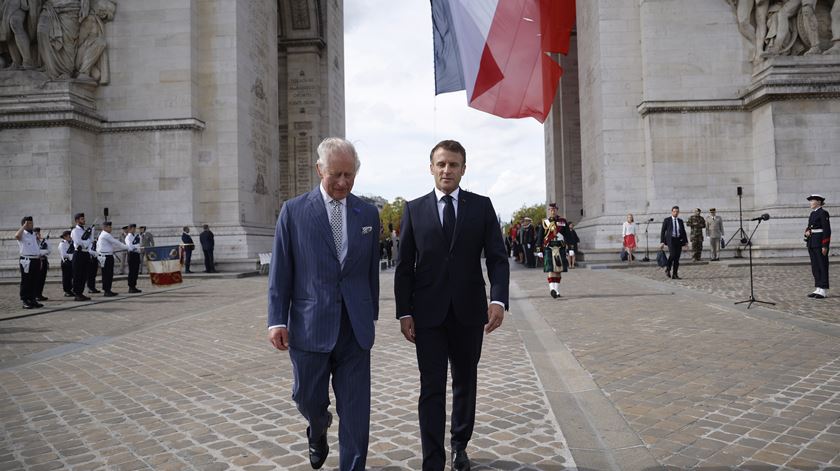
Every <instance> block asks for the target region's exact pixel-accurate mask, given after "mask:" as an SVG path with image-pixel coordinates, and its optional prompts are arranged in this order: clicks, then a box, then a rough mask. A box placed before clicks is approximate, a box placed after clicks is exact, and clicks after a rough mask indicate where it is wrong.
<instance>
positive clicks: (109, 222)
mask: <svg viewBox="0 0 840 471" xmlns="http://www.w3.org/2000/svg"><path fill="white" fill-rule="evenodd" d="M102 225H103V226H108V227H112V226H113V225H114V223H113V222H112V221H105V222H103V223H102Z"/></svg>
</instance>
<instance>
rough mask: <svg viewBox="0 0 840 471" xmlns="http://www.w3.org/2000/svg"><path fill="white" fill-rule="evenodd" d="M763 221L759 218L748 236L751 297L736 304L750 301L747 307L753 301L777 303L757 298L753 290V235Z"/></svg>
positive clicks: (748, 306)
mask: <svg viewBox="0 0 840 471" xmlns="http://www.w3.org/2000/svg"><path fill="white" fill-rule="evenodd" d="M761 221H762V219H759V220H758V224H756V225H755V228H754V229H753V231H752V234H750V236H749V237H748V238H747V247H748V248H749V251H750V298H749V299H745V300H743V301H738V302H737V303H735V304H744V303H749V304H747V309H749V308H750V307H752V305H753V303H761V304H769V305H771V306H775V305H776V303H771V302H767V301H759V300H757V299H755V291H754V290H753V261H752V238H753V235H754V234H755V231H756V229H758V226H760V225H761Z"/></svg>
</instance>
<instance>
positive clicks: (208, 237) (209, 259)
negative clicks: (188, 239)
mask: <svg viewBox="0 0 840 471" xmlns="http://www.w3.org/2000/svg"><path fill="white" fill-rule="evenodd" d="M198 241H199V242H201V251H202V252H204V272H205V273H216V262H215V260H214V259H213V248H214V247H215V246H216V243H215V242H214V240H213V231H211V230H210V226H209V225H207V224H205V225H204V230H203V231H202V232H201V234H199V235H198Z"/></svg>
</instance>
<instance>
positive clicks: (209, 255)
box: [204, 250, 216, 273]
mask: <svg viewBox="0 0 840 471" xmlns="http://www.w3.org/2000/svg"><path fill="white" fill-rule="evenodd" d="M215 267H216V264H215V262H214V260H213V250H204V271H206V272H208V273H210V272H213V271H215V270H216V268H215Z"/></svg>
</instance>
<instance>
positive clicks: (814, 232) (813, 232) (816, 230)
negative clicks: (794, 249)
mask: <svg viewBox="0 0 840 471" xmlns="http://www.w3.org/2000/svg"><path fill="white" fill-rule="evenodd" d="M822 231H823V230H822V229H811V234H819V233H820V232H822Z"/></svg>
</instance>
